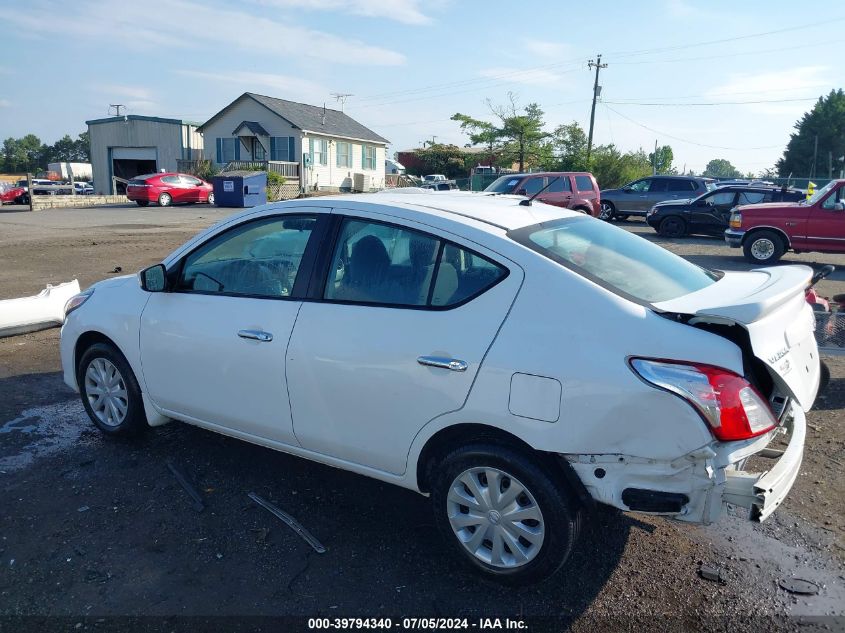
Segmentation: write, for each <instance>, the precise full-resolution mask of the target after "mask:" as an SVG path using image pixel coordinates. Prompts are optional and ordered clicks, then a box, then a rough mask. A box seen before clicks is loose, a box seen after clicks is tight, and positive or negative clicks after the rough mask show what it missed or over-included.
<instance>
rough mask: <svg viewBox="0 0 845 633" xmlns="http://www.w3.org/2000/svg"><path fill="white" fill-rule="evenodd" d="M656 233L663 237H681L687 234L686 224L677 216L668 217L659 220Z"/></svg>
mask: <svg viewBox="0 0 845 633" xmlns="http://www.w3.org/2000/svg"><path fill="white" fill-rule="evenodd" d="M657 233H658V234H659V235H662V236H663V237H683V236H684V235H686V234H687V223H686V221H685V220H684V219H683V218H681V217H678V216H677V215H670V216H667V217H665V218H663V219H662V220H660V224H659V225H658V226H657Z"/></svg>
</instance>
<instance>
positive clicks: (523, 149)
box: [452, 93, 550, 171]
mask: <svg viewBox="0 0 845 633" xmlns="http://www.w3.org/2000/svg"><path fill="white" fill-rule="evenodd" d="M487 107H488V108H489V109H490V113H491V114H492V115H493V116H494V117H495V118H496V119H497V123H490V122H489V121H483V120H481V119H475V118H473V117H471V116H469V115H466V114H461V113H460V112H458V113H456V114H454V115H453V116H452V120H453V121H458V122H460V124H461V129H462V130H463V131H464V132H465V133H467V134H468V135H469V137H470V141H472V142H473V143H483V144H485V146H486V147H487V148H488V149H490V150H491V151H496V152H497V153H498V154H499V155H500V156H501V159H502V160H504V161H506V162H511V163H518V164H519V170H520V171H523V170H524V169H525V168H526V167H532V166H535V165H538V164H540V162H541V161H542V160H543V159H544V158H546V157H547V156H548V147H547V144H546V140H547V139H548V138H549V136H550V135H549V133H548V132H545V131H544V130H543V126H544V125H545V123H544V121H543V111H542V110H541V109H540V106H539V105H537V104H536V103H529V104H528V105H527V106H525V108H524V109H521V108H520V107H519V105H518V104H517V99H516V96H515V95H514V94H513V93H508V103H507V104H505V105H498V106H496V105H493V103H492V102H491V101H490V100H489V99H488V100H487Z"/></svg>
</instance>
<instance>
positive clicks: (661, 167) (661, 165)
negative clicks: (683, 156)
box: [648, 145, 678, 174]
mask: <svg viewBox="0 0 845 633" xmlns="http://www.w3.org/2000/svg"><path fill="white" fill-rule="evenodd" d="M674 158H675V157H674V155H673V153H672V147H671V146H670V145H664V146H663V147H658V148H657V149H656V150H655V151H654V152H651V153H650V154H649V155H648V162H649V163H651V164H652V165H653V167H654V170H655V173H658V174H676V173H678V172H677V170H676V169H675V168H674V167H672V161H673V160H674Z"/></svg>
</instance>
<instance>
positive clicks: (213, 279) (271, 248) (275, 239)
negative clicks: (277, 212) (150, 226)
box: [177, 216, 317, 299]
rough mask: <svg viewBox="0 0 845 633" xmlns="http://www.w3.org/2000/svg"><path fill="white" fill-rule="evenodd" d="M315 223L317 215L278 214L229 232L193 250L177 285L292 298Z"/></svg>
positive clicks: (195, 289) (192, 289)
mask: <svg viewBox="0 0 845 633" xmlns="http://www.w3.org/2000/svg"><path fill="white" fill-rule="evenodd" d="M316 222H317V219H316V218H315V217H313V216H285V217H273V218H264V219H262V220H255V221H253V222H247V223H244V224H241V225H239V226H238V227H236V228H234V229H232V230H229V231H226V232H225V233H223V234H221V235H218V236H217V237H215V238H212V239H211V240H209V241H208V242H206V243H205V244H203V245H202V246H201V247H199V248H198V249H197V250H195V251H194V252H193V253H191V254H190V255H188V257H187V258H186V259H185V263H184V265H183V266H182V272H181V274H180V278H179V283H178V286H177V288H178V290H179V291H180V292H198V293H203V294H223V295H237V296H248V297H259V298H273V299H278V298H284V297H288V296H290V294H291V291H292V289H293V285H294V283H295V281H296V276H297V273H298V272H299V267H300V263H301V262H302V256H303V254H304V253H305V246H306V245H307V244H308V239H309V238H310V237H311V233H312V232H313V230H314V227H315V225H316Z"/></svg>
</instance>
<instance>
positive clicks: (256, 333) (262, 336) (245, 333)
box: [238, 330, 273, 343]
mask: <svg viewBox="0 0 845 633" xmlns="http://www.w3.org/2000/svg"><path fill="white" fill-rule="evenodd" d="M238 336H240V337H241V338H248V339H252V340H253V341H260V342H261V343H269V342H270V341H272V340H273V335H272V334H270V332H263V331H262V330H239V331H238Z"/></svg>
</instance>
